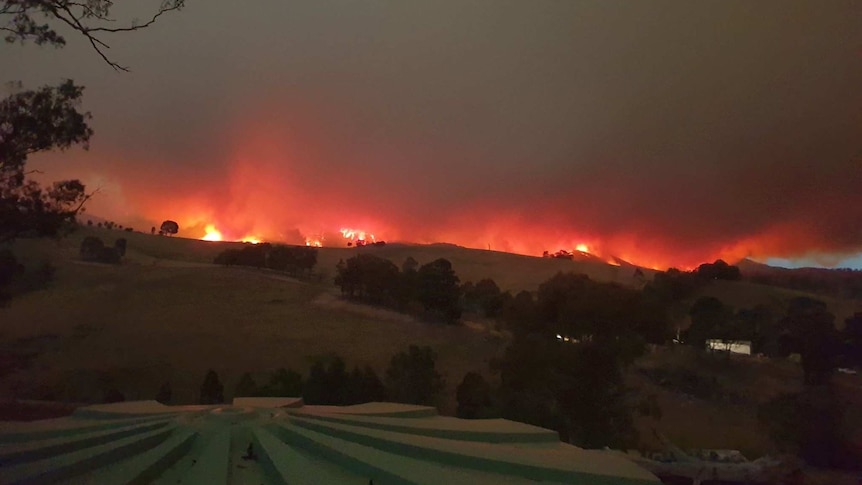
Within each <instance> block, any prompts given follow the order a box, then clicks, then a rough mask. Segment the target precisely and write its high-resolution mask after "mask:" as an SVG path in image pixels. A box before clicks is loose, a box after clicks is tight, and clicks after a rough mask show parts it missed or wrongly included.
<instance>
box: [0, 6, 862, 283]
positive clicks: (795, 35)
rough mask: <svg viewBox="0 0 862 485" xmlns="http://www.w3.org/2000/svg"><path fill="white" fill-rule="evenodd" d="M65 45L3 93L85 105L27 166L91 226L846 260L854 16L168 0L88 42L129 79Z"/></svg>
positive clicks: (1, 51) (692, 258) (857, 223)
mask: <svg viewBox="0 0 862 485" xmlns="http://www.w3.org/2000/svg"><path fill="white" fill-rule="evenodd" d="M150 3H152V2H150ZM145 6H147V2H141V5H135V7H134V11H132V10H123V9H124V8H125V9H130V8H131V7H129V6H124V5H120V6H118V7H117V16H119V17H125V18H130V17H134V16H137V15H140V16H143V13H144V12H145V11H146V8H145ZM68 40H69V45H68V46H67V47H66V48H65V49H62V50H55V49H51V48H39V47H36V46H32V45H27V46H23V47H22V46H18V45H5V46H3V47H0V65H2V66H4V67H5V68H4V69H2V77H3V78H4V79H3V80H21V81H23V82H24V84H25V85H26V86H34V85H40V84H46V83H52V82H56V81H58V80H60V79H62V78H72V79H74V80H76V81H77V82H79V83H81V84H84V85H85V86H86V87H87V89H86V92H85V105H84V107H85V108H86V109H87V110H89V111H91V112H92V113H93V116H94V118H93V127H94V129H95V133H96V135H95V136H94V138H93V140H92V146H91V149H90V150H89V151H88V152H84V151H81V150H73V151H69V152H66V153H62V154H50V155H46V156H40V157H37V158H34V160H33V162H32V163H33V164H34V165H35V166H38V168H40V169H42V170H43V171H45V172H46V174H47V175H46V176H48V177H49V178H64V177H80V178H82V179H83V180H84V181H85V182H87V183H88V184H89V185H90V186H91V187H94V186H101V187H102V191H101V192H100V195H99V196H98V197H96V200H95V201H94V203H93V205H92V206H91V207H90V211H91V213H93V214H99V215H104V217H108V218H112V219H117V220H125V221H130V222H129V223H132V222H133V223H134V224H136V225H149V224H150V223H155V222H158V221H160V220H162V219H165V218H173V219H175V220H177V221H178V222H180V225H181V226H183V227H185V228H187V230H186V232H185V234H186V235H187V236H189V237H200V236H201V235H203V233H204V226H205V225H207V224H213V225H215V226H217V227H218V229H219V230H220V231H222V232H223V233H225V235H226V236H227V237H233V238H240V237H242V236H244V235H249V234H255V235H258V236H260V237H264V238H270V239H283V240H289V241H288V242H301V241H292V240H291V239H301V238H304V237H307V236H309V235H315V234H320V235H326V237H327V238H328V241H329V242H332V243H333V244H335V243H334V242H333V241H334V238H333V236H332V235H331V234H333V233H335V232H337V230H338V229H339V228H341V227H353V228H360V229H363V230H367V231H370V232H375V233H376V234H377V235H378V237H383V238H386V239H390V240H404V241H415V242H435V241H445V242H453V243H458V244H464V245H469V246H473V247H488V246H491V247H492V248H493V249H502V250H510V251H516V252H522V253H528V254H540V253H541V252H542V250H556V249H560V248H568V249H571V248H573V247H574V245H575V244H579V243H585V244H588V245H589V247H590V248H591V250H594V251H595V252H598V253H602V254H605V255H616V256H619V257H622V258H625V259H629V260H632V261H634V262H637V263H641V264H645V265H651V266H669V265H682V266H686V265H691V264H696V263H698V262H701V261H704V260H708V259H713V258H715V257H719V256H721V257H726V258H739V257H744V256H751V257H756V258H768V257H777V258H794V257H809V258H811V257H813V258H815V259H817V258H819V259H820V260H822V261H825V262H826V264H828V261H830V260H837V259H840V258H841V257H843V256H844V255H848V254H856V253H859V252H860V251H862V190H860V189H862V136H860V135H862V88H860V87H862V3H860V2H858V1H840V0H832V1H829V2H811V1H796V0H782V1H758V2H751V1H698V2H688V1H672V2H670V1H625V2H616V1H604V0H603V1H595V2H580V1H575V0H569V1H529V2H525V1H501V0H494V1H470V2H463V1H434V2H403V1H395V0H393V1H377V2H372V1H367V2H366V1H363V2H359V1H346V0H345V1H339V2H327V1H314V2H285V1H275V0H267V1H258V2H253V3H246V2H235V1H227V0H208V1H201V0H196V1H191V0H190V1H189V5H188V7H187V8H186V9H185V10H184V11H182V12H181V13H180V14H177V15H169V16H165V17H163V18H162V19H161V21H160V22H159V23H157V24H156V25H154V26H152V27H151V28H148V29H146V30H144V31H140V32H136V33H133V34H128V35H116V36H113V37H110V38H109V39H108V40H109V43H110V45H111V49H110V51H109V53H110V56H111V57H112V58H113V59H115V60H117V61H119V62H121V63H123V64H128V65H129V66H130V67H131V68H132V72H131V73H117V72H114V71H113V70H111V69H110V67H108V66H107V65H105V64H104V63H103V62H102V61H101V60H100V59H99V58H98V56H97V55H96V54H95V53H94V52H93V51H92V50H91V49H89V48H88V45H87V44H86V43H85V41H84V40H83V39H81V38H77V37H74V36H73V35H72V34H69V35H68ZM7 68H8V69H7ZM182 232H183V231H182V230H181V233H182ZM342 242H343V241H342ZM342 242H338V244H341V243H342Z"/></svg>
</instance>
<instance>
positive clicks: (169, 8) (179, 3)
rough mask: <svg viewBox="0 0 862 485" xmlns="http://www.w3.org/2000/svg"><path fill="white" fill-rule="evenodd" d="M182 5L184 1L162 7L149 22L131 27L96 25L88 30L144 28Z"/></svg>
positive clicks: (128, 30) (103, 30)
mask: <svg viewBox="0 0 862 485" xmlns="http://www.w3.org/2000/svg"><path fill="white" fill-rule="evenodd" d="M182 7H183V4H182V2H177V3H176V4H174V5H173V6H169V7H162V8H160V9H159V11H158V12H156V14H155V15H153V18H151V19H150V20H149V21H148V22H146V23H144V24H140V25H132V26H129V27H116V28H108V27H95V28H91V29H89V30H88V32H111V33H114V32H131V31H133V30H139V29H144V28H147V27H149V26H150V25H153V24H154V23H156V20H157V19H158V18H159V17H161V16H162V15H164V14H165V13H167V12H170V11H173V10H179V9H181V8H182Z"/></svg>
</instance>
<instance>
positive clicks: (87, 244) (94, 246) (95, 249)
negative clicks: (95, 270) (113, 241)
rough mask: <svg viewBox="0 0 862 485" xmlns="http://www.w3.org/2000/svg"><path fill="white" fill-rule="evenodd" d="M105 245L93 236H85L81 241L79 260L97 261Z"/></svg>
mask: <svg viewBox="0 0 862 485" xmlns="http://www.w3.org/2000/svg"><path fill="white" fill-rule="evenodd" d="M104 247H105V243H103V242H102V240H101V239H99V238H97V237H95V236H87V237H85V238H84V240H83V241H81V251H80V253H81V259H83V260H84V261H98V260H99V256H100V253H101V251H102V248H104Z"/></svg>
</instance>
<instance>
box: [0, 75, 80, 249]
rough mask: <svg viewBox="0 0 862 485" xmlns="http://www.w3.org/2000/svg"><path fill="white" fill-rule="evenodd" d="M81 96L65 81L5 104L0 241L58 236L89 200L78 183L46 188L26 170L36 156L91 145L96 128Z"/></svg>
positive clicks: (0, 120)
mask: <svg viewBox="0 0 862 485" xmlns="http://www.w3.org/2000/svg"><path fill="white" fill-rule="evenodd" d="M82 94H83V88H82V87H80V86H76V85H74V84H73V83H72V81H65V82H64V83H62V84H60V85H59V86H57V87H50V86H46V87H42V88H40V89H38V90H35V91H24V92H21V93H17V94H13V95H12V96H9V97H7V98H5V99H3V100H0V220H2V221H3V224H0V242H4V241H8V240H11V239H15V238H16V237H18V236H21V235H28V236H37V237H44V236H49V237H50V236H56V235H57V234H58V233H59V232H60V230H61V228H62V227H63V226H64V225H65V224H68V223H70V222H73V221H74V220H75V216H76V215H77V214H78V213H79V212H80V211H81V210H82V208H83V205H84V203H85V202H86V201H87V200H88V199H89V195H87V194H86V193H85V190H84V185H83V184H82V183H81V182H80V181H78V180H66V181H61V182H55V183H54V184H53V185H52V186H50V187H42V186H41V185H39V184H38V183H37V182H35V181H33V180H30V179H28V175H29V174H30V173H31V172H27V171H26V168H25V165H26V162H27V158H28V157H29V155H31V154H34V153H38V152H44V151H50V150H65V149H67V148H69V147H71V146H73V145H78V144H82V145H84V146H85V147H86V146H87V142H88V141H89V139H90V136H91V135H92V134H93V130H92V129H91V128H90V127H89V125H88V124H87V121H88V120H89V118H90V115H89V113H81V112H80V111H78V107H79V105H80V100H81V95H82Z"/></svg>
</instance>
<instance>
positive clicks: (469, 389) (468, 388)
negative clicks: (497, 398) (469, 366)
mask: <svg viewBox="0 0 862 485" xmlns="http://www.w3.org/2000/svg"><path fill="white" fill-rule="evenodd" d="M455 397H456V398H457V399H458V410H457V414H458V417H459V418H465V419H477V418H487V417H489V414H490V408H491V386H490V385H489V384H488V383H487V382H486V381H485V378H484V377H482V375H481V374H478V373H476V372H468V373H467V374H466V375H465V376H464V379H463V380H462V381H461V384H458V388H457V389H456V391H455Z"/></svg>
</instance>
